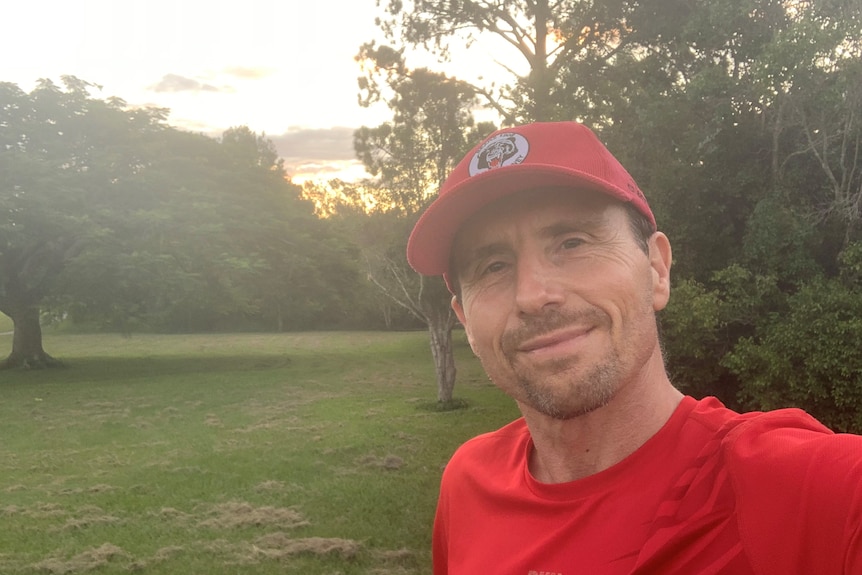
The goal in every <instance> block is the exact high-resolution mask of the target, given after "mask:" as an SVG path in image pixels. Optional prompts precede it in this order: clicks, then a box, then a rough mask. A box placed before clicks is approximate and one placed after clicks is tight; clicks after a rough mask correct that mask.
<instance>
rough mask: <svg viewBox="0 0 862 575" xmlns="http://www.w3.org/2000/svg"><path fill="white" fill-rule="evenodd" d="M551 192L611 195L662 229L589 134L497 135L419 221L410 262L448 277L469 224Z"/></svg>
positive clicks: (567, 125) (571, 130)
mask: <svg viewBox="0 0 862 575" xmlns="http://www.w3.org/2000/svg"><path fill="white" fill-rule="evenodd" d="M547 186H566V187H572V188H573V189H574V188H577V189H588V190H596V191H599V192H604V193H606V194H608V195H610V196H613V197H614V198H617V199H618V200H620V201H623V202H631V203H632V205H633V206H634V207H635V208H637V209H638V211H640V212H641V213H642V214H643V215H645V216H646V217H647V218H648V219H649V220H650V221H651V222H652V225H653V228H655V225H656V224H655V216H653V213H652V211H651V210H650V208H649V205H648V204H647V201H646V198H645V197H644V195H643V192H641V190H640V188H638V185H637V184H636V183H635V181H634V179H632V177H631V176H630V175H629V173H628V172H627V171H626V169H625V168H623V166H622V165H621V164H620V163H619V162H618V161H617V159H616V158H614V157H613V156H612V155H611V153H610V152H609V151H608V150H607V148H605V146H604V145H603V144H602V143H601V142H600V141H599V139H598V138H597V137H596V135H595V134H594V133H593V132H592V131H590V129H589V128H587V127H586V126H584V125H582V124H578V123H576V122H548V123H536V124H527V125H525V126H517V127H514V128H505V129H502V130H497V131H496V132H494V133H493V134H491V135H490V136H488V137H487V138H486V139H485V140H484V141H483V142H482V143H481V144H479V145H478V146H476V147H475V148H473V150H472V151H470V153H469V154H467V156H466V157H465V158H464V159H463V160H461V162H460V163H459V164H458V165H457V166H456V167H455V169H454V170H453V171H452V173H451V174H450V175H449V177H448V178H447V179H446V181H445V182H444V183H443V186H442V187H441V188H440V194H439V196H438V197H437V199H436V200H434V202H433V203H432V204H431V205H430V206H428V209H427V210H425V212H424V213H423V214H422V216H421V217H420V218H419V221H418V222H416V226H415V227H414V228H413V232H412V233H411V234H410V239H409V240H408V242H407V261H408V262H410V265H411V266H412V267H413V269H414V270H416V271H417V272H419V273H421V274H424V275H429V276H433V275H442V274H445V273H446V272H447V271H448V268H449V255H450V252H451V250H452V242H453V241H454V239H455V234H456V233H457V232H458V229H459V228H460V227H461V225H462V224H463V223H464V222H465V221H466V220H467V219H468V218H469V217H470V216H472V215H473V214H475V213H476V212H478V211H479V210H481V209H482V208H483V207H485V206H487V205H488V204H490V203H491V202H494V201H495V200H498V199H500V198H503V197H505V196H508V195H511V194H514V193H516V192H521V191H525V190H531V189H535V188H542V187H547Z"/></svg>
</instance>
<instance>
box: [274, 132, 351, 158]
mask: <svg viewBox="0 0 862 575" xmlns="http://www.w3.org/2000/svg"><path fill="white" fill-rule="evenodd" d="M354 130H355V128H348V127H344V126H336V127H334V128H300V129H289V130H288V131H287V132H285V133H283V134H281V135H279V136H273V135H270V134H267V136H266V137H267V138H269V139H270V140H272V143H273V144H274V145H275V149H276V150H278V155H279V156H281V157H282V158H284V159H285V161H287V160H293V161H296V160H330V161H339V160H342V161H343V160H355V159H356V153H355V152H354V151H353V132H354Z"/></svg>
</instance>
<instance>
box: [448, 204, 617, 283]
mask: <svg viewBox="0 0 862 575" xmlns="http://www.w3.org/2000/svg"><path fill="white" fill-rule="evenodd" d="M616 203H619V202H617V201H616V200H614V199H612V198H609V197H608V196H606V195H605V194H602V193H599V192H593V191H586V190H574V189H570V188H543V189H537V190H528V191H525V192H519V193H517V194H513V195H511V196H508V197H505V198H502V199H500V200H497V201H496V202H494V203H492V204H490V205H488V206H486V207H485V208H483V209H482V210H480V211H478V212H477V213H475V214H473V215H472V216H471V217H470V218H469V219H467V221H466V222H464V224H463V225H462V226H461V228H460V229H459V230H458V233H457V234H456V236H455V239H454V241H453V243H452V253H451V255H450V259H449V269H450V277H452V278H453V279H456V280H457V277H458V273H459V272H460V271H463V269H464V266H465V265H467V264H468V263H469V262H470V261H475V260H477V259H479V258H482V257H487V256H489V255H493V254H497V253H503V252H504V251H506V250H507V249H511V246H510V245H509V243H508V241H507V240H503V239H502V237H503V236H504V235H505V233H506V232H507V231H508V230H509V229H511V226H512V225H513V223H514V222H515V221H516V220H518V219H519V218H521V217H523V216H524V214H527V215H528V216H529V215H530V214H533V215H536V216H538V214H540V213H541V210H543V209H545V208H547V207H548V206H558V207H560V208H561V209H562V208H563V207H564V206H565V207H566V208H567V209H566V215H565V218H566V219H565V221H554V222H552V223H550V224H548V225H546V226H543V227H542V228H541V229H540V230H539V234H541V235H542V236H544V237H553V236H555V235H558V234H562V233H565V232H567V231H575V230H579V231H585V232H590V231H595V230H598V229H602V228H605V227H607V224H608V221H609V214H608V212H607V209H606V208H607V207H608V206H609V205H613V204H616ZM570 207H575V208H583V209H582V210H578V209H568V208H570ZM480 232H481V234H480ZM479 235H483V236H484V237H485V238H487V240H484V241H482V240H480V242H481V243H478V244H477V243H475V242H476V241H477V237H478V236H479ZM470 242H473V243H470Z"/></svg>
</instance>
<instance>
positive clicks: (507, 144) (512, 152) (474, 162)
mask: <svg viewBox="0 0 862 575" xmlns="http://www.w3.org/2000/svg"><path fill="white" fill-rule="evenodd" d="M529 151H530V144H529V143H528V142H527V139H526V138H525V137H524V136H522V135H521V134H515V133H512V132H508V133H507V132H504V133H502V134H497V135H496V136H494V137H493V138H491V139H489V140H488V141H487V142H485V143H484V144H482V147H481V148H479V150H478V151H477V152H476V153H475V154H474V155H473V158H472V159H471V160H470V170H469V172H470V175H471V176H475V175H476V174H481V173H482V172H487V171H488V170H494V169H496V168H502V167H503V166H514V165H516V164H520V163H521V162H523V161H524V158H526V157H527V153H528V152H529Z"/></svg>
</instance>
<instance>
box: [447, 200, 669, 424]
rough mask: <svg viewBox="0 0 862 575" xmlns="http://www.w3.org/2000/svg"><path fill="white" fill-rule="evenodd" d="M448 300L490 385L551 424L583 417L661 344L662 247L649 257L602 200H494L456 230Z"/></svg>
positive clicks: (655, 239) (665, 265)
mask: <svg viewBox="0 0 862 575" xmlns="http://www.w3.org/2000/svg"><path fill="white" fill-rule="evenodd" d="M453 254H454V258H453V262H454V267H453V270H452V273H453V274H454V276H455V277H456V278H457V281H458V283H459V285H460V287H461V300H460V302H458V301H453V307H454V309H455V312H456V313H457V315H458V318H459V319H460V320H461V322H462V323H463V324H464V327H465V328H466V331H467V336H468V339H469V341H470V345H471V347H472V348H473V351H474V352H475V353H476V355H477V356H478V357H479V359H480V360H481V362H482V365H483V366H484V368H485V371H486V372H487V373H488V375H489V376H490V377H491V379H492V380H493V381H494V383H495V384H496V385H497V386H499V387H500V388H501V389H503V390H504V391H505V392H507V393H508V394H510V395H511V396H512V397H514V398H515V399H516V400H517V401H518V402H519V403H521V404H524V405H527V406H529V407H531V408H532V409H534V410H536V411H538V412H540V413H543V414H545V415H547V416H549V417H552V418H555V419H569V418H572V417H577V416H579V415H582V414H585V413H589V412H590V411H593V410H594V409H597V408H598V407H601V406H602V405H605V404H606V403H607V402H608V401H610V400H611V399H612V398H613V397H614V396H615V395H616V393H617V392H618V391H619V390H620V389H622V388H623V387H624V386H626V385H628V384H630V383H632V382H634V381H637V380H638V379H639V378H645V377H647V371H648V367H647V365H648V364H650V365H651V362H652V363H654V362H655V360H656V358H657V357H658V358H659V360H660V350H659V343H658V334H657V330H656V323H655V312H656V311H657V310H659V309H662V308H663V307H664V306H665V305H666V303H667V299H668V295H669V269H670V245H669V244H668V242H667V238H666V237H665V236H664V235H663V234H661V233H656V234H654V235H653V236H652V238H650V241H649V254H645V253H644V251H643V250H642V249H641V247H639V246H638V244H637V242H636V241H635V239H634V237H633V235H632V231H631V229H630V225H629V221H628V216H627V214H626V211H625V208H624V207H623V206H622V205H621V204H620V203H619V202H616V201H614V200H612V199H610V198H608V197H607V196H605V195H603V194H599V193H593V192H576V191H573V190H559V189H558V190H539V191H532V192H524V193H520V194H516V195H514V196H511V197H509V198H506V199H503V200H500V201H498V202H496V203H494V204H492V205H490V206H488V207H487V208H485V209H484V210H482V211H481V212H479V213H478V214H476V215H475V216H473V217H472V218H471V219H470V220H468V221H467V223H466V224H465V225H464V226H463V227H462V228H461V230H460V232H459V234H458V236H457V238H456V240H455V244H454V248H453Z"/></svg>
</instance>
